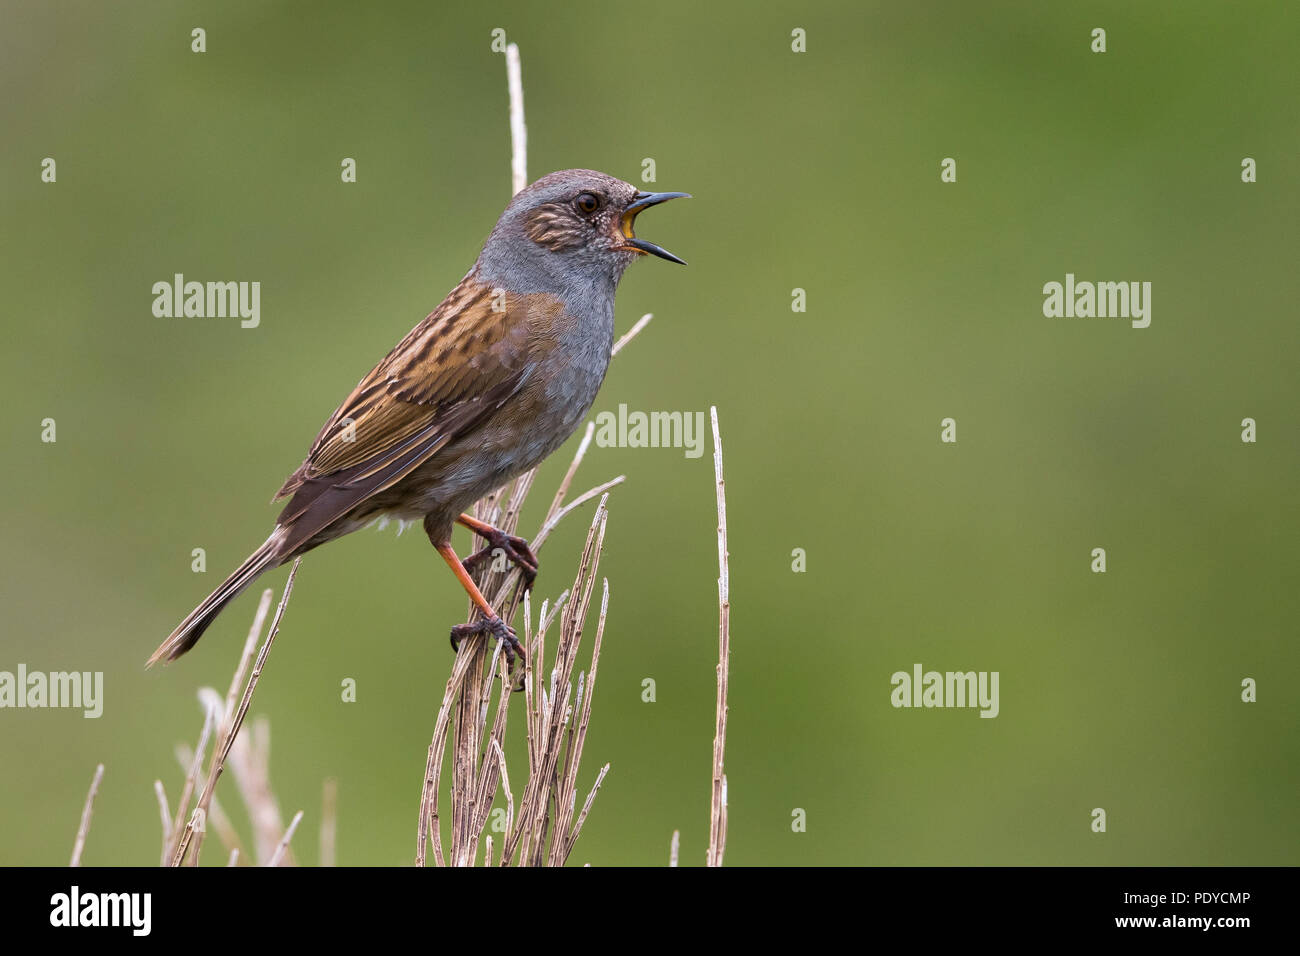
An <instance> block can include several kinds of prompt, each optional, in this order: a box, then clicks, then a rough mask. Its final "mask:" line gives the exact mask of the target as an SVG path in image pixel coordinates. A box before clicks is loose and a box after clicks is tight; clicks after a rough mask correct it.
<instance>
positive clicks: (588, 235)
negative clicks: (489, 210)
mask: <svg viewBox="0 0 1300 956" xmlns="http://www.w3.org/2000/svg"><path fill="white" fill-rule="evenodd" d="M686 196H687V194H686V193H652V192H642V191H640V190H638V189H637V188H636V187H635V186H633V185H632V184H631V183H625V182H623V181H622V180H621V179H615V178H614V177H613V176H606V175H605V174H604V173H598V172H596V171H594V170H590V169H566V170H563V171H561V172H558V173H551V174H550V175H549V176H543V177H542V178H541V179H539V180H537V181H536V182H535V183H533V184H532V185H531V186H529V187H528V188H527V189H524V190H521V191H520V192H519V194H518V195H517V196H515V198H514V199H513V200H511V202H510V205H509V206H508V207H506V211H505V212H504V213H502V215H501V219H500V221H499V222H498V223H497V227H496V229H494V230H493V232H492V237H490V238H489V239H488V246H487V247H485V250H484V251H485V252H488V251H489V250H492V248H493V244H494V242H501V243H503V244H504V243H509V244H510V245H511V246H512V247H513V250H514V251H515V252H516V253H518V252H520V251H523V250H520V248H519V246H520V244H521V243H520V240H521V239H522V240H524V242H523V243H522V245H523V246H524V249H525V250H526V251H527V253H528V255H527V256H526V257H527V258H530V259H535V258H537V257H538V256H537V255H536V254H538V253H540V254H541V255H540V258H541V259H542V260H543V261H546V260H550V261H551V263H553V264H554V265H556V266H558V267H560V268H561V269H563V270H564V271H566V272H570V271H572V270H581V271H587V270H590V269H597V270H600V271H602V272H604V271H607V272H610V273H611V274H612V275H613V277H614V278H615V279H617V278H618V276H620V275H622V273H623V270H624V269H626V268H627V266H628V264H629V263H631V262H632V261H633V260H634V259H636V258H637V257H638V256H643V255H652V256H658V257H659V258H661V259H667V260H668V261H669V262H680V263H682V265H685V264H686V263H685V262H683V260H681V259H679V258H677V256H675V255H673V254H672V253H671V252H669V251H668V250H667V249H664V248H663V247H662V246H658V245H656V244H655V243H653V242H649V241H647V240H645V239H640V238H638V237H637V235H636V233H635V232H634V231H633V226H634V224H635V222H636V218H637V216H639V215H640V214H641V213H642V212H644V211H645V210H646V209H649V208H650V207H651V206H656V205H658V204H659V203H661V202H666V201H667V200H669V199H678V198H684V197H686ZM528 247H532V248H528ZM500 251H504V250H500Z"/></svg>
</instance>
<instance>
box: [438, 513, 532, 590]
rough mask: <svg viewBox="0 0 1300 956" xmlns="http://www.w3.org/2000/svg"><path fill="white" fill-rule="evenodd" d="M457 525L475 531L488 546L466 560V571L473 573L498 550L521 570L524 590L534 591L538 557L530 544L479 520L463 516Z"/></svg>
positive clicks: (457, 520) (458, 519)
mask: <svg viewBox="0 0 1300 956" xmlns="http://www.w3.org/2000/svg"><path fill="white" fill-rule="evenodd" d="M456 522H457V524H462V525H464V526H465V527H466V528H469V530H470V531H473V532H474V533H475V534H476V535H478V536H479V537H480V538H482V539H483V540H485V541H486V542H487V543H488V544H487V547H486V548H483V549H482V550H481V551H475V552H474V553H473V554H471V555H470V556H469V557H468V558H466V559H465V562H464V564H465V570H466V571H469V572H470V573H473V571H474V569H475V568H477V567H478V566H479V565H480V564H482V563H483V562H484V561H487V560H488V559H489V558H491V557H492V556H493V555H494V554H495V553H496V552H497V551H498V550H500V551H501V553H502V554H504V555H505V556H506V558H507V559H509V561H510V562H511V563H512V564H514V566H515V567H517V568H518V569H519V573H520V574H522V575H523V578H524V590H525V591H529V590H532V587H533V580H534V579H535V578H536V577H537V568H538V564H537V557H536V556H535V555H534V554H533V552H532V549H531V548H529V547H528V542H527V541H525V540H524V539H523V538H520V537H518V536H517V535H513V534H507V533H506V532H504V531H502V530H501V529H500V528H494V527H492V526H491V525H490V524H488V523H487V522H485V521H479V520H478V519H477V518H474V517H471V516H470V515H466V514H463V515H461V516H460V517H459V518H457V519H456Z"/></svg>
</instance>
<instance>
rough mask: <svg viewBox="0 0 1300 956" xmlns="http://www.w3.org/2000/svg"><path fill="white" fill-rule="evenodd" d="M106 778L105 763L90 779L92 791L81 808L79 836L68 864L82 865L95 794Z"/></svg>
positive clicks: (78, 827) (74, 843) (98, 767)
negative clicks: (82, 853) (100, 782)
mask: <svg viewBox="0 0 1300 956" xmlns="http://www.w3.org/2000/svg"><path fill="white" fill-rule="evenodd" d="M102 779H104V765H103V764H102V763H101V764H100V765H99V766H97V767H96V768H95V776H94V777H92V778H91V780H90V792H89V793H87V794H86V805H85V806H83V807H82V808H81V823H80V824H79V825H78V826H77V838H76V840H75V841H73V844H72V860H71V862H70V863H68V866H81V851H82V850H84V849H85V848H86V835H87V834H88V833H90V814H91V811H92V810H93V809H94V807H95V796H96V795H97V794H98V793H99V781H101V780H102Z"/></svg>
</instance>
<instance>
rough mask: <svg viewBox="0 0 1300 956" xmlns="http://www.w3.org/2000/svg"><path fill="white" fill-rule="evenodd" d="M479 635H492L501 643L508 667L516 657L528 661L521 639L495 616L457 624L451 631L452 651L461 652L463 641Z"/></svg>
mask: <svg viewBox="0 0 1300 956" xmlns="http://www.w3.org/2000/svg"><path fill="white" fill-rule="evenodd" d="M477 634H491V635H492V637H493V638H494V639H495V640H498V641H501V645H502V646H501V649H502V651H503V652H504V653H505V655H506V667H510V666H511V665H513V664H514V662H515V655H518V656H519V659H520V660H525V659H526V655H525V654H524V646H523V645H522V644H520V643H519V638H517V637H516V636H515V629H514V628H513V627H511V626H510V625H509V624H507V623H506V622H505V621H503V620H501V618H499V617H496V616H495V615H494V616H492V617H488V618H479V619H478V620H477V621H471V622H470V623H468V624H457V625H456V626H455V627H453V628H452V629H451V649H452V650H453V651H459V650H460V642H461V641H463V640H464V639H465V638H467V637H474V636H475V635H477Z"/></svg>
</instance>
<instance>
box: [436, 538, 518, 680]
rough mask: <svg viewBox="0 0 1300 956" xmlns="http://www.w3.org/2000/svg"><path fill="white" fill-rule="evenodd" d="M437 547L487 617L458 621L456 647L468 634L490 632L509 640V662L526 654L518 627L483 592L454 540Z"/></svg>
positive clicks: (453, 632) (454, 637)
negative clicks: (454, 548) (479, 619)
mask: <svg viewBox="0 0 1300 956" xmlns="http://www.w3.org/2000/svg"><path fill="white" fill-rule="evenodd" d="M434 547H435V548H437V549H438V553H439V554H440V555H442V560H444V561H446V562H447V567H449V568H451V573H452V574H454V575H456V580H457V581H459V582H460V586H461V587H463V588H464V589H465V593H466V594H468V595H469V599H470V600H471V601H473V602H474V606H475V607H477V608H478V609H479V610H480V611H482V612H483V620H481V621H474V622H473V623H470V624H458V625H456V626H455V627H453V628H452V629H451V646H452V650H459V649H460V642H461V641H462V640H463V639H464V638H466V637H470V636H472V635H475V634H484V633H490V634H491V635H492V636H493V637H495V638H496V639H497V640H499V641H504V642H505V647H504V650H505V655H506V664H507V665H509V664H510V663H511V662H512V661H513V660H514V656H515V654H518V655H519V656H520V657H521V658H522V657H523V656H524V649H523V645H521V644H520V643H519V639H518V638H517V637H515V632H514V629H513V628H511V627H510V625H508V624H506V622H505V621H503V620H501V617H500V615H498V614H497V612H496V611H494V610H492V605H491V604H489V603H488V602H487V598H485V597H484V596H483V592H482V591H480V590H479V589H478V585H477V584H475V583H474V579H473V578H471V577H470V576H469V572H468V571H466V570H465V565H464V564H462V563H461V560H460V558H458V557H456V552H455V551H453V550H452V547H451V543H450V542H448V543H446V544H435V545H434Z"/></svg>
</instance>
